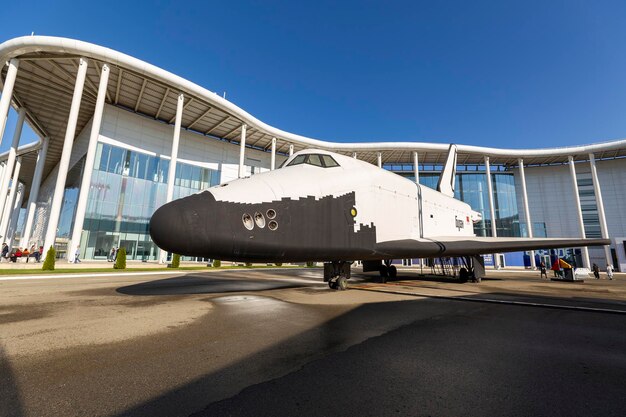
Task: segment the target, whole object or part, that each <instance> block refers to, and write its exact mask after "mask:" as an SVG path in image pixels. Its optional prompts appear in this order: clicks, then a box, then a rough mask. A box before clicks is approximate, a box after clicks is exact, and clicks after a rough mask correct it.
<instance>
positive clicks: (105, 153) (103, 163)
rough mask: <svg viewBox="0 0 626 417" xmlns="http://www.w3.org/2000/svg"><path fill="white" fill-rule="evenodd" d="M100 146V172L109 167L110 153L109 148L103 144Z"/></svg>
mask: <svg viewBox="0 0 626 417" xmlns="http://www.w3.org/2000/svg"><path fill="white" fill-rule="evenodd" d="M101 145H102V154H101V156H100V165H99V167H98V169H99V170H100V171H106V170H107V166H108V165H109V154H110V153H111V146H109V145H107V144H105V143H103V144H101Z"/></svg>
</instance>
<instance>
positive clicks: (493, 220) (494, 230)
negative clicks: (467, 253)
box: [485, 156, 500, 269]
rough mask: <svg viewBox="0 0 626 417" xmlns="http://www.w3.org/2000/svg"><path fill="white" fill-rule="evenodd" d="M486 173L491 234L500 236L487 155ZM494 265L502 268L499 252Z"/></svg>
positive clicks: (494, 257) (494, 255)
mask: <svg viewBox="0 0 626 417" xmlns="http://www.w3.org/2000/svg"><path fill="white" fill-rule="evenodd" d="M485 175H486V176H487V193H488V195H489V215H490V216H491V236H492V237H498V231H497V228H496V210H495V206H494V204H493V184H492V183H491V165H489V157H488V156H485ZM492 256H493V267H494V268H495V269H498V268H500V260H499V259H498V254H497V253H494V254H493V255H492Z"/></svg>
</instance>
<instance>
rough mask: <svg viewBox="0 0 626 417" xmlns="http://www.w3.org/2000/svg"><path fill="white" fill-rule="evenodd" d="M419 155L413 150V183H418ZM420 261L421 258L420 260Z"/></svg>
mask: <svg viewBox="0 0 626 417" xmlns="http://www.w3.org/2000/svg"><path fill="white" fill-rule="evenodd" d="M418 158H419V157H418V156H417V152H413V172H414V173H415V183H416V184H419V183H420V170H419V165H420V164H419V159H418ZM420 262H421V260H420Z"/></svg>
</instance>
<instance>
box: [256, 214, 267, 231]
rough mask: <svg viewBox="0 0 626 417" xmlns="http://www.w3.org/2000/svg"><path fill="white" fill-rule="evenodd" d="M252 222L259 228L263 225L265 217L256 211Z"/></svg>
mask: <svg viewBox="0 0 626 417" xmlns="http://www.w3.org/2000/svg"><path fill="white" fill-rule="evenodd" d="M254 222H255V223H256V225H257V226H258V227H259V228H261V229H263V228H264V227H265V217H263V214H261V213H259V212H258V211H257V212H256V213H254Z"/></svg>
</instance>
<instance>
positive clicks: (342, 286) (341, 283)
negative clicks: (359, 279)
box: [336, 277, 348, 291]
mask: <svg viewBox="0 0 626 417" xmlns="http://www.w3.org/2000/svg"><path fill="white" fill-rule="evenodd" d="M336 285H337V289H339V290H341V291H343V290H347V289H348V280H347V279H346V277H339V278H337V283H336Z"/></svg>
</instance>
